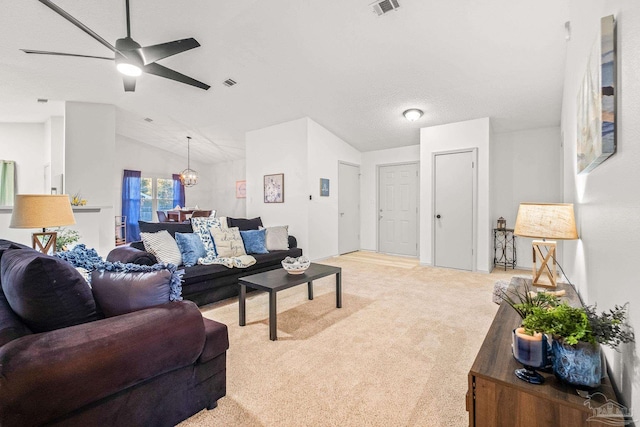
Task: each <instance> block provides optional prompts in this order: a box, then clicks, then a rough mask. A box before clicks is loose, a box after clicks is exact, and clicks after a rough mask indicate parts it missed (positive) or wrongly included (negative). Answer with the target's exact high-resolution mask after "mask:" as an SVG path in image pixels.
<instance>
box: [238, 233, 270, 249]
mask: <svg viewBox="0 0 640 427" xmlns="http://www.w3.org/2000/svg"><path fill="white" fill-rule="evenodd" d="M266 231H267V230H266V229H262V230H247V231H243V230H240V236H242V242H243V243H244V250H245V251H246V252H247V254H268V253H269V251H268V250H267V245H266V243H267V234H266Z"/></svg>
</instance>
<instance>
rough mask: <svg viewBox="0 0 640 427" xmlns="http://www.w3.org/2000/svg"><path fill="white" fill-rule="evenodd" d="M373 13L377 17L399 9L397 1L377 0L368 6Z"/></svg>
mask: <svg viewBox="0 0 640 427" xmlns="http://www.w3.org/2000/svg"><path fill="white" fill-rule="evenodd" d="M370 6H371V7H372V8H373V11H374V12H375V13H376V14H377V15H378V16H380V15H384V14H385V13H388V12H391V11H392V10H395V9H397V8H399V7H400V5H399V4H398V0H379V1H376V2H373V3H371V4H370Z"/></svg>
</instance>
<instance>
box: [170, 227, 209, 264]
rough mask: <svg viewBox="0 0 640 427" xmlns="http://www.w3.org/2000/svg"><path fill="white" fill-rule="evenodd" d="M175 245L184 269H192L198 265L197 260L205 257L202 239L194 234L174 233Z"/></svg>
mask: <svg viewBox="0 0 640 427" xmlns="http://www.w3.org/2000/svg"><path fill="white" fill-rule="evenodd" d="M176 243H177V244H178V249H180V253H181V254H182V263H183V264H184V266H185V267H192V266H194V265H196V264H197V263H198V258H204V257H206V256H207V251H206V249H205V248H204V244H203V243H202V239H201V238H200V236H199V235H197V234H196V233H176Z"/></svg>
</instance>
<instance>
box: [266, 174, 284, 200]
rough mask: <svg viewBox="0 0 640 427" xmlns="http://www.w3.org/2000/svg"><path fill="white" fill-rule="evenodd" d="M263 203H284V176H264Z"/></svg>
mask: <svg viewBox="0 0 640 427" xmlns="http://www.w3.org/2000/svg"><path fill="white" fill-rule="evenodd" d="M264 202H265V203H284V174H283V173H277V174H273V175H265V176H264Z"/></svg>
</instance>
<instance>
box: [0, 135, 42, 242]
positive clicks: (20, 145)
mask: <svg viewBox="0 0 640 427" xmlns="http://www.w3.org/2000/svg"><path fill="white" fill-rule="evenodd" d="M46 151H47V149H46V147H45V127H44V124H43V123H0V159H2V160H14V161H15V162H16V180H17V193H18V194H42V193H43V192H44V166H45V164H46V163H47V162H48V160H47V159H46V158H45V155H46ZM10 222H11V210H10V209H7V210H2V211H0V237H2V238H4V239H9V240H13V241H17V242H20V243H24V244H26V245H29V246H30V245H31V233H33V232H34V231H37V230H24V229H14V228H9V223H10ZM40 231H42V230H40Z"/></svg>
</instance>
